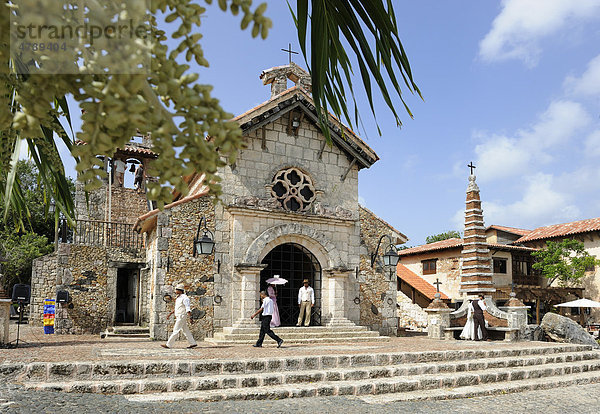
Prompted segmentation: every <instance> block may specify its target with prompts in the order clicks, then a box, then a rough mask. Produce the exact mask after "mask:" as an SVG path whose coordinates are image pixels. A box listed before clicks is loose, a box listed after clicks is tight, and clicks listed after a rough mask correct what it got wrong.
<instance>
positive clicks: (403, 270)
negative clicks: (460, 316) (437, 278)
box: [396, 263, 450, 300]
mask: <svg viewBox="0 0 600 414" xmlns="http://www.w3.org/2000/svg"><path fill="white" fill-rule="evenodd" d="M396 271H397V275H398V277H399V278H400V279H402V281H404V282H406V283H408V284H409V285H411V286H412V287H414V288H415V289H416V290H417V291H419V292H420V293H422V294H423V295H424V296H426V297H427V298H428V299H430V300H433V299H434V298H435V293H436V292H437V290H436V288H435V287H434V286H433V285H432V284H431V283H429V282H428V281H426V280H425V279H423V278H422V277H421V276H419V275H417V274H416V273H414V272H412V271H410V270H409V269H408V268H407V267H406V266H404V265H403V264H400V263H398V266H396ZM440 295H442V299H450V298H449V297H448V296H446V294H444V293H443V292H440Z"/></svg>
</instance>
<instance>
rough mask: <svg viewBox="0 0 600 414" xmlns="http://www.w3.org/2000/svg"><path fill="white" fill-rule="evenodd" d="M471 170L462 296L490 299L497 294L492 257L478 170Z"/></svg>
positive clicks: (462, 266)
mask: <svg viewBox="0 0 600 414" xmlns="http://www.w3.org/2000/svg"><path fill="white" fill-rule="evenodd" d="M469 167H471V175H469V186H468V187H467V201H466V208H465V234H464V237H463V240H464V241H463V250H462V252H461V256H462V265H461V269H460V290H459V292H460V293H463V294H466V295H469V296H471V295H479V294H483V295H489V294H491V293H493V292H495V291H496V289H495V288H494V283H493V281H492V255H491V253H490V249H489V248H488V244H487V241H486V237H485V225H484V223H483V209H482V208H481V199H480V198H479V187H478V186H477V183H476V182H475V175H474V174H473V168H475V167H474V166H473V164H471V165H470V166H469Z"/></svg>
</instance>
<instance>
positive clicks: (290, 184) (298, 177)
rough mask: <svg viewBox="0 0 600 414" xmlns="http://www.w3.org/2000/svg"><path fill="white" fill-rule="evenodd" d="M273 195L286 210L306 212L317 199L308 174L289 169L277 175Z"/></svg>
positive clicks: (272, 190)
mask: <svg viewBox="0 0 600 414" xmlns="http://www.w3.org/2000/svg"><path fill="white" fill-rule="evenodd" d="M271 195H272V196H273V197H274V198H276V199H277V201H279V202H280V203H281V206H282V207H283V208H284V210H288V211H306V210H308V208H309V207H310V204H311V203H312V202H313V201H314V199H315V187H314V186H313V183H312V180H311V178H310V176H309V175H308V174H305V173H303V172H302V171H300V170H299V169H297V168H288V169H286V170H282V171H279V172H278V173H277V174H275V178H274V179H273V185H272V186H271Z"/></svg>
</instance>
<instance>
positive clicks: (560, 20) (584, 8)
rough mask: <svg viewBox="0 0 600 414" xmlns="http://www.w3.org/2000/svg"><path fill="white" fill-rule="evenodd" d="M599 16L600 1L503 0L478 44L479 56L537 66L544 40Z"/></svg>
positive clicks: (487, 59) (488, 59)
mask: <svg viewBox="0 0 600 414" xmlns="http://www.w3.org/2000/svg"><path fill="white" fill-rule="evenodd" d="M598 14H600V2H599V1H597V0H504V1H503V2H502V11H501V12H500V14H499V15H498V16H496V18H495V19H494V21H493V23H492V28H491V30H490V31H489V32H488V33H487V34H486V36H485V37H484V38H483V40H481V42H480V43H479V55H480V56H481V57H482V58H483V59H484V60H486V61H497V60H507V59H520V60H522V61H523V62H525V64H527V65H529V66H534V65H535V64H536V63H537V60H538V58H539V54H540V51H541V48H540V46H539V41H540V40H541V39H542V38H544V37H547V36H549V35H552V34H554V33H556V32H558V31H559V30H561V29H563V28H564V27H565V26H567V24H570V25H572V24H574V23H575V22H580V21H584V20H587V19H591V18H593V17H596V16H597V15H598Z"/></svg>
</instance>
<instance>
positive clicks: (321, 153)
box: [317, 137, 327, 159]
mask: <svg viewBox="0 0 600 414" xmlns="http://www.w3.org/2000/svg"><path fill="white" fill-rule="evenodd" d="M325 145H327V140H326V139H325V138H324V137H323V142H322V143H321V149H320V150H319V154H318V155H317V158H318V159H323V151H325Z"/></svg>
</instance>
